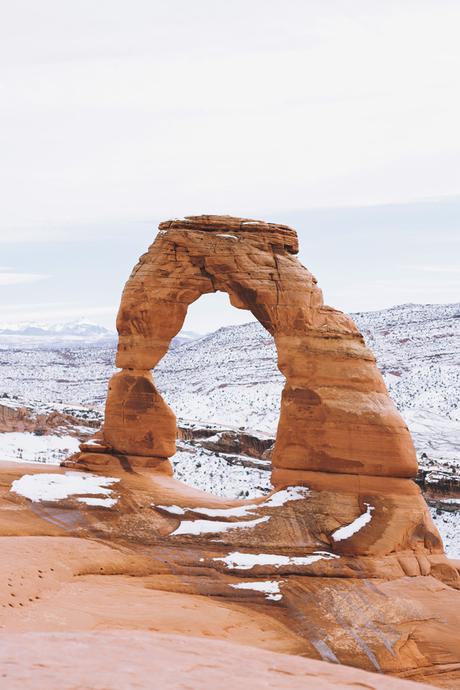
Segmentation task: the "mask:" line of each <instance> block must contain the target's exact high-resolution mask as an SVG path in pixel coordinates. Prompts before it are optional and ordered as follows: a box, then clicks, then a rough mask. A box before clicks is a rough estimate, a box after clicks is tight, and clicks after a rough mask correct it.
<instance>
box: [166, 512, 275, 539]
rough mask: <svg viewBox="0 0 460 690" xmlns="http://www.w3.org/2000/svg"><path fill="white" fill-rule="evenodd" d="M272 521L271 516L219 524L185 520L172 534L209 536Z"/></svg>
mask: <svg viewBox="0 0 460 690" xmlns="http://www.w3.org/2000/svg"><path fill="white" fill-rule="evenodd" d="M267 520H270V516H269V515H265V516H264V517H261V518H258V519H257V520H246V521H245V522H219V521H217V520H184V521H183V522H181V524H180V525H179V527H178V528H177V529H176V530H174V532H172V533H171V536H174V535H177V534H209V533H211V534H212V533H215V532H228V531H229V530H232V529H248V528H251V527H255V526H256V525H259V524H260V523H262V522H267Z"/></svg>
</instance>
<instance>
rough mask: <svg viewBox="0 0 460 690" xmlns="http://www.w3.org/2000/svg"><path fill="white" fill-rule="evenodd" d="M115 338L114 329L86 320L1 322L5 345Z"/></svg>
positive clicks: (37, 344) (0, 341) (96, 340)
mask: <svg viewBox="0 0 460 690" xmlns="http://www.w3.org/2000/svg"><path fill="white" fill-rule="evenodd" d="M115 338H116V335H115V332H114V331H110V330H109V329H108V328H104V326H100V325H99V324H96V323H91V322H89V321H85V320H75V321H66V322H63V323H47V322H43V321H27V322H20V323H0V343H1V344H2V345H4V346H8V345H9V346H11V345H16V344H18V345H29V346H34V345H36V346H39V347H43V346H45V347H46V345H47V344H54V343H63V342H65V343H67V342H70V343H71V342H84V343H88V342H92V343H94V342H101V341H103V342H114V341H115Z"/></svg>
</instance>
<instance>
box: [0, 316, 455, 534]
mask: <svg viewBox="0 0 460 690" xmlns="http://www.w3.org/2000/svg"><path fill="white" fill-rule="evenodd" d="M352 316H353V318H354V319H355V321H356V323H357V325H358V327H359V328H360V329H361V330H362V332H363V334H364V336H365V339H366V342H367V344H368V345H369V347H370V348H371V349H372V350H373V352H374V354H375V355H376V358H377V363H378V366H379V367H380V370H381V371H382V374H383V376H384V378H385V381H386V383H387V385H388V387H389V390H390V393H391V396H392V398H393V400H394V401H395V403H396V405H397V406H398V408H399V410H400V412H401V413H402V415H403V417H404V418H405V420H406V422H407V424H408V426H409V428H410V430H411V432H412V435H413V438H414V441H415V445H416V448H417V451H418V456H419V459H420V460H421V462H422V464H423V465H424V466H425V467H429V468H431V469H436V468H440V469H443V470H446V471H449V472H456V470H457V468H459V467H460V304H451V305H413V304H407V305H402V306H398V307H393V308H391V309H386V310H382V311H377V312H366V313H359V314H353V315H352ZM192 336H193V334H191V335H190V334H187V337H188V340H187V341H186V342H183V343H182V344H179V345H178V346H177V347H175V348H171V349H170V350H169V352H168V353H167V355H166V356H165V357H164V358H163V360H162V361H161V362H160V364H159V366H158V367H157V369H156V371H155V378H156V382H157V385H158V387H159V389H160V390H161V392H162V394H163V395H164V397H165V398H166V400H167V401H168V403H169V404H170V405H171V407H172V408H173V409H174V411H175V412H176V414H177V415H178V417H179V418H182V420H187V421H188V422H190V423H193V422H199V423H201V424H203V423H205V422H213V423H215V424H216V425H217V427H218V426H219V424H220V426H221V427H222V428H226V429H228V428H234V429H239V428H241V427H244V428H245V430H246V431H258V432H264V433H266V434H267V435H269V436H273V437H274V436H275V433H276V425H277V421H278V414H279V403H280V395H281V390H282V387H283V383H284V381H283V376H282V375H281V373H280V372H279V371H278V369H277V366H276V351H275V346H274V343H273V340H272V337H271V336H270V335H269V334H268V333H267V332H266V331H265V330H264V329H263V328H262V326H260V325H259V324H258V323H248V324H244V325H241V326H231V327H227V328H221V329H219V330H218V331H216V332H215V333H211V334H209V335H207V336H204V337H201V338H198V339H193V337H192ZM6 337H7V336H5V338H6ZM45 340H46V339H43V340H41V342H42V346H41V347H36V346H29V345H27V344H24V343H16V344H14V343H13V344H11V343H12V342H13V341H11V340H9V341H8V342H9V343H10V344H9V345H5V344H4V343H3V344H2V343H1V342H0V403H2V402H4V403H5V404H11V405H29V406H31V407H32V408H33V409H34V410H36V411H41V412H47V413H49V412H50V411H52V410H53V409H59V410H60V411H68V413H69V414H76V416H77V417H78V418H80V419H83V420H84V418H85V415H89V416H90V418H93V419H94V418H95V417H97V416H98V415H99V416H100V415H101V413H102V411H103V403H104V401H105V397H106V392H107V382H108V379H109V378H110V375H111V374H112V373H113V371H114V356H115V350H114V346H113V345H111V344H110V345H104V343H101V342H98V343H97V344H96V343H95V342H89V344H88V345H87V346H85V344H84V343H78V346H77V345H72V346H71V345H68V344H62V343H61V344H60V345H59V344H57V343H53V344H52V345H43V343H44V342H45ZM2 395H6V396H10V397H9V398H7V397H6V398H2V397H1V396H2ZM13 396H16V397H17V400H15V399H14V398H13ZM67 446H69V448H68V450H69V453H67ZM75 448H76V440H75V439H74V438H70V437H69V440H66V439H65V438H60V437H57V438H56V437H53V436H46V437H40V436H34V435H30V434H29V435H20V436H17V437H13V436H12V435H9V434H0V457H2V458H3V459H21V456H22V459H27V460H38V461H41V462H44V461H48V462H57V461H59V460H60V459H62V457H63V456H65V454H70V453H71V452H74V450H75ZM173 462H174V465H175V470H176V475H177V476H178V477H179V478H181V479H183V480H184V481H186V482H187V483H189V484H192V485H194V486H197V487H198V488H202V489H205V490H208V491H211V492H213V493H217V494H222V495H227V496H243V495H245V496H256V495H262V494H264V493H266V492H267V491H268V490H269V489H270V483H269V472H268V471H267V468H266V467H264V466H261V467H260V468H255V467H248V466H245V465H244V464H241V463H238V462H234V461H233V460H232V458H230V457H227V456H226V455H225V454H223V453H216V452H212V451H209V450H206V449H204V448H200V447H199V444H198V446H197V444H187V443H182V444H181V447H180V450H179V451H178V453H177V455H176V456H175V457H174V458H173ZM443 516H444V513H443V515H442V516H441V517H440V516H437V518H436V519H437V522H438V523H439V522H440V520H441V521H442V517H443ZM457 519H458V525H459V528H458V531H459V532H460V513H459V512H453V513H449V514H446V521H447V522H455V520H457ZM447 522H446V523H445V525H444V524H443V525H441V528H442V529H444V527H447ZM453 531H454V530H453V528H452V529H450V530H447V532H446V533H445V536H446V540H447V542H448V543H449V540H450V541H451V540H452V536H451V535H452V534H453Z"/></svg>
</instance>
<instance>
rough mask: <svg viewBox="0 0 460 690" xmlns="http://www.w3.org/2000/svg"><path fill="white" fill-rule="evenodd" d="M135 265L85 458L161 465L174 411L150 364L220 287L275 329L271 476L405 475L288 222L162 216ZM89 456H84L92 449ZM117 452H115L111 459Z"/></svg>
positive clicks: (285, 479)
mask: <svg viewBox="0 0 460 690" xmlns="http://www.w3.org/2000/svg"><path fill="white" fill-rule="evenodd" d="M159 228H160V229H159V233H158V235H157V237H156V239H155V241H154V243H153V244H152V245H151V246H150V247H149V249H148V251H147V253H145V254H144V255H143V256H142V257H141V258H140V260H139V262H138V264H137V265H136V266H135V268H134V269H133V271H132V273H131V276H130V278H129V280H128V282H127V284H126V286H125V289H124V292H123V296H122V301H121V305H120V310H119V313H118V318H117V329H118V333H119V345H118V353H117V360H116V363H117V366H118V367H119V368H120V369H121V371H119V372H118V373H116V374H115V375H114V376H113V378H112V379H111V382H110V385H109V392H108V397H107V404H106V417H105V424H104V429H103V434H102V438H101V443H100V445H99V447H95V449H94V450H95V452H93V455H92V457H90V458H88V457H85V453H83V454H82V456H81V457H80V460H81V462H82V463H83V464H84V463H85V462H88V463H91V462H92V463H93V464H97V463H95V460H96V457H95V456H97V455H99V462H101V463H106V464H107V463H108V462H110V458H112V459H113V458H115V459H117V458H118V459H119V458H122V459H123V462H124V463H125V465H127V466H139V467H142V466H148V467H151V468H156V469H158V470H161V469H165V468H167V467H168V466H169V458H170V457H172V456H173V455H174V453H175V450H176V449H175V443H176V420H175V416H174V414H173V412H172V411H171V409H170V408H169V407H168V405H167V404H166V402H165V401H164V400H163V398H162V396H161V395H160V394H159V392H158V390H157V389H156V387H155V384H154V380H153V378H152V375H151V373H150V372H151V370H152V369H154V368H155V367H156V365H157V364H158V363H159V362H160V360H161V359H162V358H163V356H164V355H165V353H166V352H167V350H168V348H169V344H170V342H171V340H172V338H174V337H175V336H176V335H177V334H178V333H179V331H180V329H181V327H182V325H183V323H184V319H185V315H186V313H187V309H188V307H189V305H190V304H192V303H193V302H195V301H196V300H197V299H198V298H199V297H201V296H202V295H206V294H209V293H213V292H216V291H223V292H227V293H228V295H229V298H230V301H231V303H232V305H233V306H235V307H237V308H239V309H247V310H249V311H250V312H251V313H252V314H253V315H254V316H255V318H256V319H257V320H258V321H259V322H260V323H261V324H262V325H263V326H264V328H265V329H267V330H268V331H269V333H271V334H272V336H273V338H274V340H275V343H276V348H277V353H278V366H279V368H280V370H281V372H282V374H283V375H284V376H285V378H286V384H285V387H284V390H283V395H282V400H281V413H280V419H279V424H278V430H277V437H276V444H275V448H274V451H273V458H272V464H273V472H272V482H273V484H274V485H275V486H282V485H289V484H293V483H307V482H309V481H310V479H311V475H312V473H317V472H321V473H328V474H329V475H330V474H341V475H350V474H352V475H372V476H389V477H412V476H414V475H415V473H416V468H417V464H416V457H415V451H414V447H413V444H412V441H411V438H410V435H409V432H408V430H407V427H406V425H405V424H404V422H403V420H402V419H401V417H400V415H399V413H398V412H397V410H396V408H395V406H394V405H393V403H392V401H391V400H390V397H389V395H388V392H387V390H386V387H385V384H384V382H383V379H382V377H381V375H380V373H379V371H378V369H377V367H376V364H375V359H374V357H373V355H372V353H371V352H370V351H369V350H368V349H367V347H366V346H365V344H364V340H363V338H362V336H361V334H360V333H359V331H358V330H357V328H356V326H355V324H354V323H353V321H352V320H351V319H350V318H349V317H348V316H346V315H345V314H343V313H341V312H339V311H337V310H334V309H332V308H330V307H327V306H325V305H324V303H323V298H322V293H321V290H320V289H319V287H318V285H317V281H316V279H315V278H314V276H313V275H312V274H311V273H310V272H309V271H308V270H307V269H306V268H305V267H304V266H302V265H301V264H300V262H299V261H298V259H297V257H296V254H297V252H298V239H297V234H296V232H295V231H294V230H292V229H291V228H289V227H287V226H283V225H278V224H272V223H265V222H262V221H253V220H246V219H240V218H232V217H228V216H196V217H189V218H186V219H184V220H177V221H167V222H165V223H161V224H160V226H159ZM86 455H89V454H88V453H87V454H86ZM118 461H119V460H118Z"/></svg>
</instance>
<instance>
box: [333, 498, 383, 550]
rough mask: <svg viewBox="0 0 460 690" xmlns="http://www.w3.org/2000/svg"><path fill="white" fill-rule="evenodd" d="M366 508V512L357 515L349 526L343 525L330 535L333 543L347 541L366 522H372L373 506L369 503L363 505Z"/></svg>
mask: <svg viewBox="0 0 460 690" xmlns="http://www.w3.org/2000/svg"><path fill="white" fill-rule="evenodd" d="M364 505H365V506H367V507H366V512H365V513H362V514H361V515H359V516H358V517H357V518H356V519H355V520H353V522H350V524H349V525H344V526H343V527H340V528H339V529H337V530H335V532H333V533H332V538H333V540H334V541H343V540H344V539H349V538H350V537H352V536H353V534H356V532H359V530H360V529H362V528H363V527H364V525H367V523H368V522H370V521H371V520H372V515H371V513H372V511H373V510H375V508H374V506H371V505H369V503H365V504H364Z"/></svg>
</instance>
